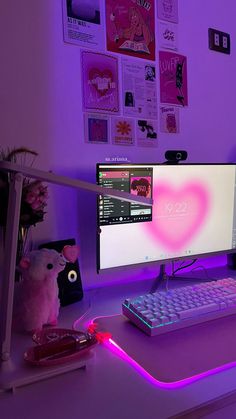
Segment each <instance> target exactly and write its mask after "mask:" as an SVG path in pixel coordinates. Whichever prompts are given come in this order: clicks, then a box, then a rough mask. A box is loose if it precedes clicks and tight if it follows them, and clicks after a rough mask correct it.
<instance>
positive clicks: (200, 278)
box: [150, 263, 231, 293]
mask: <svg viewBox="0 0 236 419" xmlns="http://www.w3.org/2000/svg"><path fill="white" fill-rule="evenodd" d="M166 266H167V265H166V264H165V263H163V264H161V265H160V271H159V275H158V276H157V277H156V278H155V279H154V282H153V284H152V286H151V289H150V293H153V292H155V291H157V289H158V288H160V287H162V286H163V284H164V283H166V284H168V280H169V279H170V280H179V281H181V280H182V281H186V285H188V284H190V283H191V281H193V282H208V281H215V280H217V279H222V278H224V277H228V276H231V275H229V273H228V272H226V269H225V268H223V267H222V268H223V269H221V270H219V267H217V272H214V273H212V272H211V274H210V275H209V273H208V269H207V268H205V267H203V266H199V267H197V268H202V269H203V271H205V273H204V275H203V274H202V271H201V273H200V274H199V275H198V274H197V272H199V271H200V269H197V270H196V272H195V273H194V274H192V272H186V273H185V274H184V273H183V274H182V275H173V274H171V273H170V274H168V273H167V272H166ZM221 271H222V272H221ZM166 289H168V286H167V287H166Z"/></svg>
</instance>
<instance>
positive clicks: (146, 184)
mask: <svg viewBox="0 0 236 419" xmlns="http://www.w3.org/2000/svg"><path fill="white" fill-rule="evenodd" d="M151 182H152V178H151V176H135V177H134V176H131V178H130V193H131V194H132V195H137V196H144V197H145V198H151V195H152V183H151Z"/></svg>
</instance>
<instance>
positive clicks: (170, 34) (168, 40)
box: [158, 21, 178, 50]
mask: <svg viewBox="0 0 236 419" xmlns="http://www.w3.org/2000/svg"><path fill="white" fill-rule="evenodd" d="M177 28H178V25H176V24H175V23H170V22H161V21H159V22H158V45H159V47H160V48H164V49H173V50H177V49H178V31H177Z"/></svg>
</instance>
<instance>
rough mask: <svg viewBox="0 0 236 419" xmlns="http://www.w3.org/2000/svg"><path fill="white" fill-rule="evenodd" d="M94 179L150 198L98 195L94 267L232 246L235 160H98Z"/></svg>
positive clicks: (235, 225) (234, 243)
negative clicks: (131, 199) (168, 162)
mask: <svg viewBox="0 0 236 419" xmlns="http://www.w3.org/2000/svg"><path fill="white" fill-rule="evenodd" d="M97 181H98V183H99V184H100V185H102V186H106V187H110V188H114V189H119V190H121V191H126V192H130V193H131V194H134V195H141V196H146V197H151V198H152V199H153V201H154V204H153V206H148V205H147V206H143V205H139V204H137V203H129V202H125V201H120V200H117V199H113V198H110V197H108V196H103V195H100V196H99V198H98V226H99V228H98V231H99V234H98V258H97V259H98V270H103V269H109V268H116V267H124V266H128V265H137V264H144V263H145V264H146V263H152V262H159V263H164V262H166V261H171V260H179V259H181V258H196V257H200V256H202V257H204V256H208V255H211V254H218V253H223V252H225V253H230V252H233V250H234V249H235V248H236V165H235V164H181V165H161V164H149V163H148V164H122V165H117V164H98V165H97Z"/></svg>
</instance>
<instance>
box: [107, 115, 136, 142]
mask: <svg viewBox="0 0 236 419" xmlns="http://www.w3.org/2000/svg"><path fill="white" fill-rule="evenodd" d="M134 135H135V134H134V121H133V119H132V118H121V117H119V118H115V117H113V118H111V140H112V143H113V144H116V145H134V141H135V138H134Z"/></svg>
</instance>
